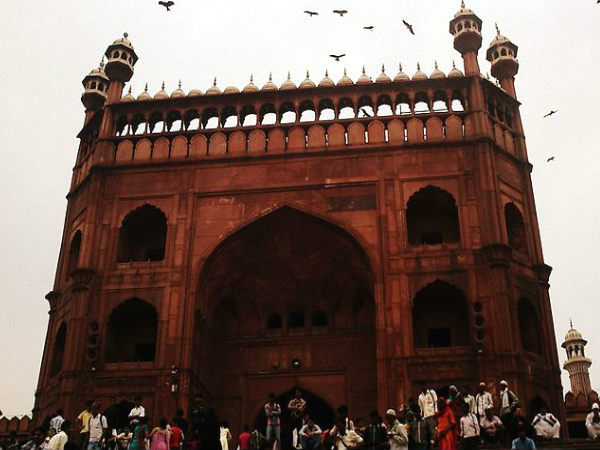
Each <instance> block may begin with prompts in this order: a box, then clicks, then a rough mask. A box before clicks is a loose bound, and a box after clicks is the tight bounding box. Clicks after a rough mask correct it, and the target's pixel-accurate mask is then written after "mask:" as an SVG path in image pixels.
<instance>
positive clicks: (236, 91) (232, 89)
mask: <svg viewBox="0 0 600 450" xmlns="http://www.w3.org/2000/svg"><path fill="white" fill-rule="evenodd" d="M239 93H240V90H239V89H238V88H236V87H235V86H227V87H226V88H225V90H224V91H223V94H239Z"/></svg>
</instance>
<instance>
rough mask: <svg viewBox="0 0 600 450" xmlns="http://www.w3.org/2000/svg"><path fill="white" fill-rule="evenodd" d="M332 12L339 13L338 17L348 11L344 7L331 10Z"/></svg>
mask: <svg viewBox="0 0 600 450" xmlns="http://www.w3.org/2000/svg"><path fill="white" fill-rule="evenodd" d="M333 13H334V14H339V15H340V17H344V14H348V11H347V10H345V9H334V10H333Z"/></svg>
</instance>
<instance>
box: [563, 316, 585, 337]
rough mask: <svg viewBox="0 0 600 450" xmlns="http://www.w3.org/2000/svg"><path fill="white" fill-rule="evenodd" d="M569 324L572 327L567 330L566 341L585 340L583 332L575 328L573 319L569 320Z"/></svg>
mask: <svg viewBox="0 0 600 450" xmlns="http://www.w3.org/2000/svg"><path fill="white" fill-rule="evenodd" d="M569 325H570V326H571V328H570V329H569V331H567V334H566V336H565V343H567V342H570V341H583V336H582V335H581V333H580V332H579V331H577V330H576V329H575V328H573V321H572V320H570V321H569Z"/></svg>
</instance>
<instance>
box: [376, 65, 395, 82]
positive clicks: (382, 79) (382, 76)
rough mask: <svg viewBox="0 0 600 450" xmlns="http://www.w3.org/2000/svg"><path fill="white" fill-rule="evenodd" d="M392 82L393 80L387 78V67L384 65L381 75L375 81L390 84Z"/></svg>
mask: <svg viewBox="0 0 600 450" xmlns="http://www.w3.org/2000/svg"><path fill="white" fill-rule="evenodd" d="M390 81H392V79H391V78H390V77H388V76H387V74H386V73H385V65H383V64H382V65H381V73H380V74H379V76H378V77H377V78H376V79H375V83H389V82H390Z"/></svg>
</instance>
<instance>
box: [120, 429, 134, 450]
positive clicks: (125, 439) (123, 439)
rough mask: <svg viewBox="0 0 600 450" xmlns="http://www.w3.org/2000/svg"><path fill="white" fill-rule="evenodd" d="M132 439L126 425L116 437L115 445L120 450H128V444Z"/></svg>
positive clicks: (131, 434)
mask: <svg viewBox="0 0 600 450" xmlns="http://www.w3.org/2000/svg"><path fill="white" fill-rule="evenodd" d="M132 439H133V433H132V432H131V430H130V429H129V427H128V426H127V425H126V426H125V428H123V431H122V432H121V433H119V434H118V435H117V444H118V446H119V448H120V449H121V450H129V444H130V443H131V440H132Z"/></svg>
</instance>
